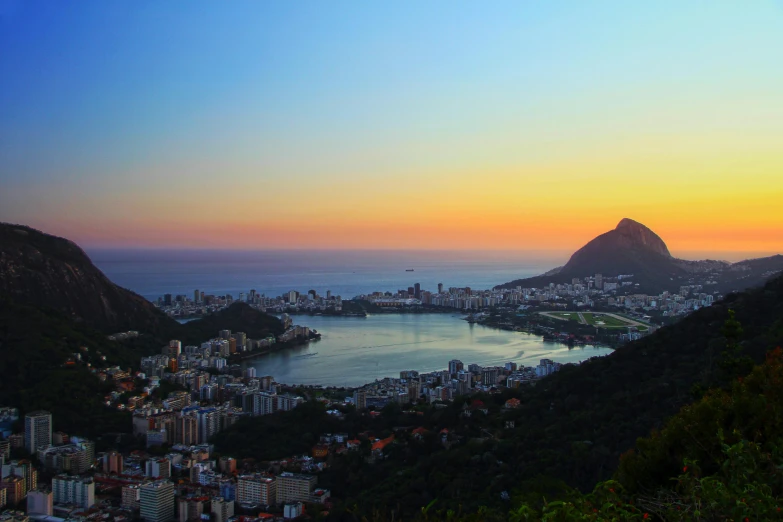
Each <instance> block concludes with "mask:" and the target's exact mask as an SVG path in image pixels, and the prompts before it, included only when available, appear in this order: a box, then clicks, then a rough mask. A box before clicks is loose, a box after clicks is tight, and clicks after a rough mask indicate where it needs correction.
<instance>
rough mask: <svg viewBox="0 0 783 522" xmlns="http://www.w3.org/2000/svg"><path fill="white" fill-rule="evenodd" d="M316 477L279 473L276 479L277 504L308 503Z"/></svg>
mask: <svg viewBox="0 0 783 522" xmlns="http://www.w3.org/2000/svg"><path fill="white" fill-rule="evenodd" d="M317 482H318V477H316V476H315V475H301V474H298V473H287V472H286V473H281V474H280V475H279V476H278V477H277V501H278V502H310V497H311V495H312V492H313V490H314V489H315V485H316V483H317Z"/></svg>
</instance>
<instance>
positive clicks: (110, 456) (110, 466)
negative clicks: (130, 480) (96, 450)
mask: <svg viewBox="0 0 783 522" xmlns="http://www.w3.org/2000/svg"><path fill="white" fill-rule="evenodd" d="M123 469H125V460H124V459H123V457H122V453H119V452H117V451H109V452H107V453H106V454H105V455H104V456H103V472H104V473H116V474H118V475H119V474H120V473H122V470H123Z"/></svg>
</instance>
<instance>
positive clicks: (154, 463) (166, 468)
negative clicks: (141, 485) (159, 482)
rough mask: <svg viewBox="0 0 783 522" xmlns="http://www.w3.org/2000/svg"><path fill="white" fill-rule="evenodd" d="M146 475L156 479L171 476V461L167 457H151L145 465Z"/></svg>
mask: <svg viewBox="0 0 783 522" xmlns="http://www.w3.org/2000/svg"><path fill="white" fill-rule="evenodd" d="M145 471H146V473H145V475H146V476H148V477H151V478H156V479H167V478H169V477H171V461H170V460H169V459H167V458H165V457H159V458H155V459H150V460H148V461H147V464H146V465H145Z"/></svg>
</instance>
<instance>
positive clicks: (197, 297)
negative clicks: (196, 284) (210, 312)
mask: <svg viewBox="0 0 783 522" xmlns="http://www.w3.org/2000/svg"><path fill="white" fill-rule="evenodd" d="M200 298H201V294H199V293H198V288H196V289H195V290H194V291H193V302H194V303H200V302H201V299H200Z"/></svg>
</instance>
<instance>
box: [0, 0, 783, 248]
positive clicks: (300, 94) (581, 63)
mask: <svg viewBox="0 0 783 522" xmlns="http://www.w3.org/2000/svg"><path fill="white" fill-rule="evenodd" d="M0 15H1V16H0V46H2V48H4V49H10V50H11V52H8V53H3V54H2V55H0V71H2V73H3V76H4V78H6V79H7V81H6V82H3V84H2V85H0V99H1V100H3V102H2V105H0V108H1V109H2V114H3V117H2V118H0V143H1V144H2V146H0V184H2V186H3V188H4V190H2V191H0V221H7V222H13V223H20V224H25V225H30V226H33V227H35V228H39V229H41V230H44V231H45V232H49V233H54V234H57V235H60V236H64V237H69V238H71V239H73V240H75V241H76V242H77V243H79V244H82V245H84V246H87V247H91V248H95V247H154V248H160V247H176V248H249V249H255V248H258V249H264V248H276V249H285V248H317V249H356V248H372V249H399V248H409V249H432V250H454V249H485V250H510V249H514V250H528V249H529V250H558V251H563V252H568V251H573V250H575V249H576V248H578V247H580V246H582V245H583V244H584V243H585V242H586V241H587V240H589V239H590V238H592V237H594V236H596V235H597V234H599V233H602V232H604V231H606V230H609V229H611V228H613V227H614V225H615V224H616V222H617V221H619V220H620V219H621V218H623V217H630V218H633V219H635V220H638V221H640V222H642V223H644V224H646V225H647V226H649V227H650V228H652V229H654V230H655V231H656V232H657V233H659V234H660V235H661V237H664V238H665V239H666V242H667V244H668V245H669V247H670V249H671V250H672V252H673V253H675V254H677V253H681V255H683V257H690V258H694V257H699V256H695V255H694V256H689V255H687V254H685V253H686V252H703V253H704V257H710V254H711V253H718V252H753V253H765V254H770V253H777V252H780V251H783V212H781V210H780V207H779V205H778V200H779V199H780V197H781V196H782V195H783V192H781V190H783V189H782V188H781V184H780V182H779V180H778V177H779V173H780V172H781V171H783V154H781V153H780V151H779V144H780V137H781V136H783V70H781V69H780V67H778V63H779V56H778V54H779V53H778V52H777V50H778V49H780V48H781V47H782V46H783V7H782V6H781V4H780V3H779V2H759V3H754V4H753V5H752V6H748V5H740V4H733V3H728V2H726V3H714V2H693V3H689V4H687V5H682V4H680V3H675V2H656V3H655V4H649V5H636V4H634V5H631V4H627V3H623V2H606V3H601V4H597V5H589V6H588V5H583V4H579V3H576V2H564V3H559V4H558V5H552V4H550V5H529V4H528V5H525V4H516V3H510V2H508V3H499V4H495V5H493V6H492V7H491V8H488V7H487V6H480V5H473V4H469V3H456V4H454V3H449V4H445V3H440V2H435V3H430V4H427V5H420V4H412V3H411V4H407V5H399V4H397V5H395V6H394V7H392V6H382V5H379V4H374V5H362V4H353V3H345V4H340V5H337V6H333V5H329V6H327V5H319V4H305V5H298V6H296V7H294V6H290V5H274V4H260V3H251V2H244V3H243V2H238V3H234V4H232V5H231V6H223V5H220V6H219V5H217V4H211V3H208V2H196V3H190V4H188V5H187V8H186V6H185V5H184V4H182V3H177V2H172V3H167V4H158V5H155V4H148V5H144V6H137V5H133V6H131V5H130V4H104V3H100V2H83V3H79V4H78V5H65V4H57V3H37V2H15V1H7V0H6V1H3V2H0ZM724 257H726V256H724ZM739 257H742V256H739ZM735 259H736V258H735Z"/></svg>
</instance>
